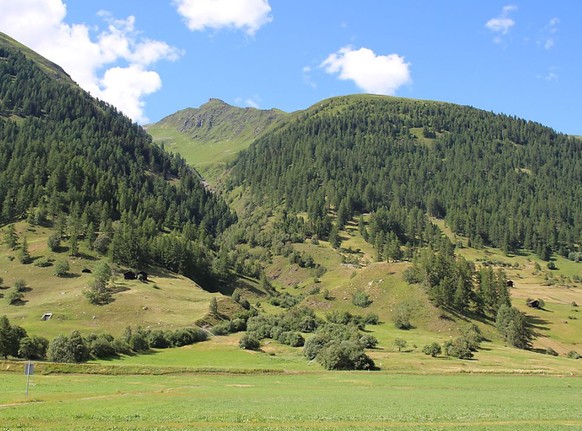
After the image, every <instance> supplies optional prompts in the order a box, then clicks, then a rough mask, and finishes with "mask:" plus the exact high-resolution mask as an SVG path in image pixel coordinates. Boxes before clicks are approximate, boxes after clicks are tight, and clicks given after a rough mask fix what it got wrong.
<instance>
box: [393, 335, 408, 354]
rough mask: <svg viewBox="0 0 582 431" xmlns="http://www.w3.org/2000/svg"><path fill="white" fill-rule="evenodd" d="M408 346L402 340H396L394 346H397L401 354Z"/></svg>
mask: <svg viewBox="0 0 582 431" xmlns="http://www.w3.org/2000/svg"><path fill="white" fill-rule="evenodd" d="M407 344H408V343H407V342H406V341H405V340H403V339H402V338H396V339H395V340H394V345H395V346H396V348H397V349H398V351H399V352H400V351H402V349H404V348H406V345H407Z"/></svg>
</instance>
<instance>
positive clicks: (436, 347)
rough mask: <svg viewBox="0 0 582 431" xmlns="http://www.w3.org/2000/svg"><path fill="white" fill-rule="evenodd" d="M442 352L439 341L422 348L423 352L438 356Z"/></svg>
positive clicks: (434, 356)
mask: <svg viewBox="0 0 582 431" xmlns="http://www.w3.org/2000/svg"><path fill="white" fill-rule="evenodd" d="M441 352H442V349H441V345H440V344H439V343H437V342H433V343H430V344H428V345H426V346H424V347H423V348H422V353H424V354H425V355H430V356H432V357H433V358H436V357H437V356H438V355H440V354H441Z"/></svg>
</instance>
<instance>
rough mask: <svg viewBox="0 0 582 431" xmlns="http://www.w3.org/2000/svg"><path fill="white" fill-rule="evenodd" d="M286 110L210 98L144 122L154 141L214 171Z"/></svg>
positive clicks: (194, 164) (280, 118)
mask: <svg viewBox="0 0 582 431" xmlns="http://www.w3.org/2000/svg"><path fill="white" fill-rule="evenodd" d="M287 115H288V114H286V113H285V112H283V111H280V110H277V109H269V110H261V109H256V108H238V107H235V106H232V105H229V104H227V103H225V102H223V101H222V100H219V99H210V100H209V101H208V102H207V103H205V104H203V105H202V106H200V107H199V108H187V109H183V110H181V111H178V112H176V113H174V114H172V115H169V116H167V117H165V118H163V119H162V120H160V121H159V122H157V123H155V124H151V125H149V126H147V131H148V133H150V134H151V135H152V136H153V138H154V142H156V143H160V144H163V145H164V147H165V148H166V149H167V150H170V151H176V152H179V153H180V154H182V155H183V156H184V157H185V158H186V159H187V160H189V161H190V163H191V164H192V165H193V166H195V167H196V168H197V169H199V170H200V171H201V172H203V173H204V174H208V173H210V176H213V174H212V172H209V169H212V168H213V166H214V165H215V164H218V165H219V168H218V169H214V171H213V172H214V175H217V174H218V173H219V172H220V170H222V168H223V167H224V166H223V163H224V162H226V161H229V160H231V159H232V158H234V157H235V156H236V154H237V153H238V152H240V151H241V150H243V149H244V148H247V147H248V146H249V145H250V143H251V142H253V141H254V140H255V139H256V138H257V137H259V136H260V135H262V134H263V133H265V132H266V131H267V130H269V128H271V127H273V126H274V125H275V124H277V123H279V122H280V121H281V120H282V119H283V118H285V117H286V116H287Z"/></svg>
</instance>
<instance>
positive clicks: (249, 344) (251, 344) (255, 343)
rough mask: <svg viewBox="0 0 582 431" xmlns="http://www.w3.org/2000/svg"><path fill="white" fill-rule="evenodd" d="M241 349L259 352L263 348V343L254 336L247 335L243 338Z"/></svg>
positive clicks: (240, 343)
mask: <svg viewBox="0 0 582 431" xmlns="http://www.w3.org/2000/svg"><path fill="white" fill-rule="evenodd" d="M238 345H239V347H240V348H241V349H245V350H258V349H259V347H261V342H260V341H259V339H258V338H256V337H255V336H253V335H250V334H245V335H243V336H242V337H241V339H240V341H239V343H238Z"/></svg>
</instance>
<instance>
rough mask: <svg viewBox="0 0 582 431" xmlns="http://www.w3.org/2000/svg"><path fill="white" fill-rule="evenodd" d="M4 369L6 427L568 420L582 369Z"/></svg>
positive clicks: (465, 424) (491, 424)
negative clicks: (574, 373) (564, 372)
mask: <svg viewBox="0 0 582 431" xmlns="http://www.w3.org/2000/svg"><path fill="white" fill-rule="evenodd" d="M25 383H26V380H25V377H24V376H23V375H21V374H20V373H9V374H7V373H4V374H2V380H1V390H0V418H1V419H0V429H1V430H16V429H26V430H40V429H43V430H44V429H51V430H81V429H82V430H194V429H204V430H235V429H236V430H340V429H341V430H383V429H430V430H461V429H464V430H467V429H470V430H491V429H496V430H562V429H572V430H575V429H581V428H582V409H580V408H579V406H580V403H581V402H582V379H580V378H575V377H549V376H531V375H530V376H516V375H480V374H454V375H420V374H386V373H377V372H350V373H343V372H335V373H329V372H305V373H282V374H264V375H261V374H250V375H249V374H243V375H237V374H228V373H209V374H202V373H186V374H172V375H162V376H152V375H139V376H138V375H121V376H108V375H101V376H94V375H87V374H84V375H83V374H54V375H35V376H33V378H32V384H31V386H30V393H29V398H28V399H26V398H25V396H24V391H25Z"/></svg>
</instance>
